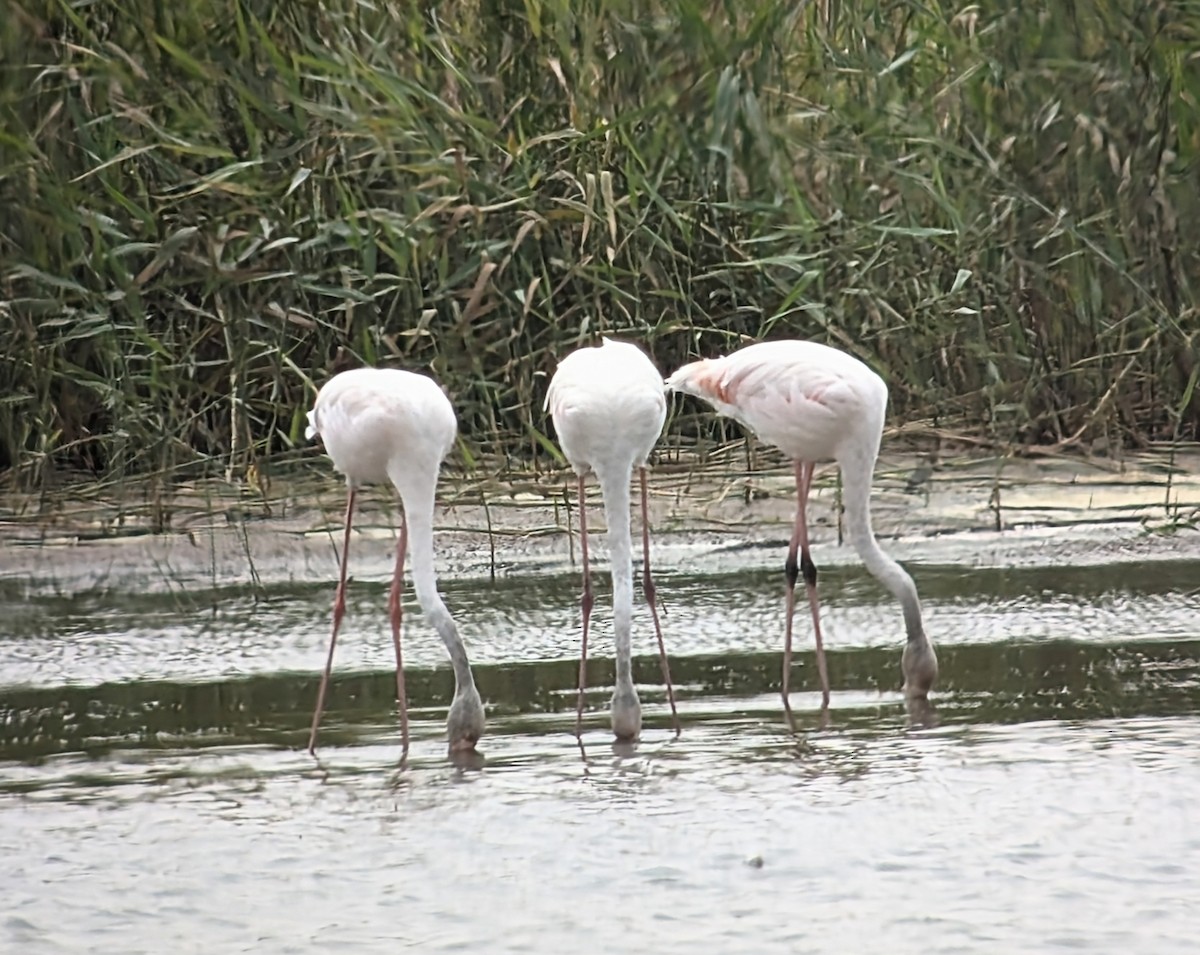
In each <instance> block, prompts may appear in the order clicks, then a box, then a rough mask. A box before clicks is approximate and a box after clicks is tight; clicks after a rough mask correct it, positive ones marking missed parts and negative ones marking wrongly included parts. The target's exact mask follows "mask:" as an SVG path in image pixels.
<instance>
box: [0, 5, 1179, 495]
mask: <svg viewBox="0 0 1200 955" xmlns="http://www.w3.org/2000/svg"><path fill="white" fill-rule="evenodd" d="M0 2H3V5H4V7H5V10H4V17H3V26H2V27H0V31H2V44H3V46H2V48H0V53H2V55H3V62H4V64H5V66H4V69H3V72H2V73H0V77H2V80H0V83H2V86H0V117H2V118H3V126H2V132H0V149H2V152H0V205H2V207H3V210H4V212H3V215H0V356H3V361H2V364H0V467H2V468H7V469H8V471H9V475H10V477H11V478H12V480H14V481H15V482H16V483H17V484H19V485H23V486H25V487H36V486H38V485H39V484H40V483H42V482H44V481H46V480H47V479H48V478H49V477H51V476H52V475H54V474H56V473H61V472H62V471H64V470H66V469H77V468H83V469H86V470H91V471H93V472H95V473H97V474H101V475H103V476H105V477H107V478H116V479H119V478H120V477H121V476H122V475H126V474H134V473H158V474H161V475H173V474H178V473H182V472H183V471H185V470H187V471H191V470H195V469H197V468H199V469H205V468H221V469H226V470H228V471H229V472H230V473H234V474H240V473H243V472H244V471H245V469H246V468H248V467H249V466H250V465H251V464H254V463H257V464H258V466H260V467H261V466H263V464H264V462H267V461H270V460H271V459H274V458H277V457H278V456H280V455H283V454H286V453H287V452H288V451H289V449H291V448H293V447H295V446H296V445H297V444H298V443H301V442H302V432H303V427H302V423H303V411H304V409H305V408H307V407H308V406H309V404H310V403H311V399H312V387H313V385H314V384H315V385H319V384H320V383H321V382H322V381H323V380H324V379H325V378H326V377H327V376H328V375H329V373H330V372H331V370H332V369H333V368H334V367H336V366H339V365H340V364H341V363H359V362H366V363H393V364H397V365H403V366H406V367H414V368H420V367H426V368H429V369H431V370H432V372H433V373H434V374H435V375H436V376H437V377H438V378H439V379H440V380H441V381H442V382H443V383H444V384H445V385H446V386H447V388H448V390H449V391H450V392H451V394H452V395H453V397H454V401H455V405H456V407H457V408H458V410H459V414H460V419H461V424H462V432H463V438H464V448H465V451H466V454H467V458H468V460H470V458H471V456H472V455H478V454H480V453H499V454H502V455H504V456H506V457H508V458H510V459H517V460H521V461H525V460H528V459H529V458H530V457H531V456H540V455H545V454H546V453H547V452H546V437H545V436H546V432H547V429H548V423H547V421H546V418H545V416H544V415H543V414H542V411H541V399H542V395H543V394H544V391H545V385H546V380H547V377H548V375H549V374H550V373H551V372H552V371H553V368H554V364H555V362H556V360H557V359H558V358H559V357H561V356H562V355H563V354H565V353H566V352H567V351H569V350H570V349H572V348H574V347H575V346H577V345H579V344H581V343H591V342H592V341H594V338H595V336H596V334H597V333H598V332H611V333H614V334H619V335H623V336H626V337H630V338H633V339H636V340H639V341H641V342H642V343H644V344H645V345H646V347H647V348H648V349H649V350H650V351H651V352H652V353H653V355H654V357H655V359H656V360H657V362H658V364H659V365H660V367H661V368H662V369H663V370H664V371H666V370H670V368H672V367H674V366H675V365H676V364H678V363H680V362H682V361H684V360H686V359H688V358H690V357H693V356H695V355H697V354H715V353H719V352H722V351H725V350H728V349H730V348H732V347H734V346H735V345H736V344H737V343H738V342H739V341H741V340H744V339H747V338H749V339H757V338H763V337H781V336H785V335H792V336H802V337H808V338H815V339H819V340H823V341H828V342H830V343H832V344H834V345H837V346H839V347H842V348H846V349H848V350H851V351H853V352H855V353H856V354H858V355H859V356H860V357H863V358H864V359H866V360H867V361H868V362H870V363H871V364H873V365H874V366H875V367H876V368H878V369H879V370H880V371H881V372H882V373H883V374H884V375H885V376H886V377H887V378H888V380H889V382H890V383H891V385H892V396H893V416H894V419H895V420H915V419H922V420H929V421H931V422H936V423H937V424H939V425H944V426H948V427H952V428H957V429H961V430H964V431H968V432H970V433H972V434H975V435H978V436H980V437H983V438H985V439H988V440H992V441H996V442H999V443H1005V444H1008V443H1014V442H1015V443H1040V444H1046V443H1049V444H1056V445H1059V446H1070V445H1072V444H1075V443H1079V442H1085V441H1091V440H1092V439H1094V438H1097V437H1101V436H1103V437H1106V438H1107V439H1108V440H1109V441H1116V442H1122V443H1143V442H1146V441H1152V440H1171V439H1174V438H1178V437H1196V436H1197V433H1198V430H1200V395H1198V394H1197V389H1196V387H1195V386H1196V382H1197V375H1198V373H1200V364H1198V362H1197V346H1198V344H1200V339H1198V331H1200V312H1198V311H1197V306H1196V289H1195V284H1196V282H1197V280H1198V279H1197V277H1198V276H1200V190H1197V189H1196V182H1197V181H1198V176H1200V163H1198V155H1200V59H1198V58H1197V54H1196V52H1195V51H1196V50H1197V49H1200V3H1197V2H1178V3H1166V2H1160V3H1144V2H1140V0H1078V2H1076V3H1074V4H1057V5H1050V9H1048V10H1046V9H1041V10H1039V9H1036V8H1034V7H1031V6H1028V5H1026V7H1025V8H1022V9H1019V10H1010V9H1008V7H1009V6H1010V5H1007V4H993V3H985V4H981V5H977V6H970V7H964V8H961V9H960V8H958V7H950V6H942V5H939V4H937V3H927V4H924V5H917V4H913V3H902V2H868V0H864V2H856V3H835V2H829V0H825V2H820V3H809V4H797V3H795V2H794V0H745V2H739V3H715V2H710V3H699V2H692V0H654V2H651V3H644V4H634V3H632V2H628V0H587V2H583V3H579V2H573V0H522V2H519V3H518V2H515V0H477V2H458V3H455V2H450V3H443V4H438V5H435V7H434V9H435V10H436V13H431V12H429V11H428V10H425V9H422V8H423V7H425V6H426V5H416V4H408V3H401V2H394V3H392V2H380V3H377V4H375V5H374V6H372V7H368V6H366V5H364V4H359V3H355V2H351V0H330V2H328V3H324V4H321V5H314V4H309V3H301V2H290V3H289V2H284V3H277V2H266V0H240V2H239V0H193V2H187V3H178V4H173V5H169V4H163V3H161V2H157V0H155V2H151V0H125V2H122V3H119V4H118V3H115V2H110V0H95V2H91V3H86V4H84V3H77V2H76V3H71V2H62V0H60V2H25V3H15V2H12V0H0ZM670 427H671V428H672V430H673V435H672V438H671V440H675V441H690V440H693V439H702V440H707V439H720V438H721V437H722V436H723V435H724V434H732V433H736V432H735V431H732V430H731V431H728V432H727V431H724V430H722V429H723V428H725V427H726V426H725V425H722V424H721V423H719V422H717V421H716V420H714V419H713V418H711V417H710V416H708V415H703V414H698V413H697V412H696V409H694V408H692V407H691V406H690V405H689V406H687V408H686V409H685V413H683V414H680V415H678V416H677V417H676V418H674V419H673V421H672V424H671V425H670Z"/></svg>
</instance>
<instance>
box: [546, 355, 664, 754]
mask: <svg viewBox="0 0 1200 955" xmlns="http://www.w3.org/2000/svg"><path fill="white" fill-rule="evenodd" d="M545 407H546V408H547V409H549V411H550V416H551V418H552V419H553V421H554V429H555V431H556V432H557V433H558V441H559V444H561V445H562V450H563V453H564V454H565V455H566V458H567V460H568V461H569V462H570V464H571V467H572V468H573V469H574V471H575V475H576V481H577V486H578V493H579V535H580V555H581V558H582V564H583V594H582V596H581V598H580V609H581V612H582V617H583V640H582V645H581V650H580V654H579V697H578V701H577V704H576V708H575V735H576V736H579V735H580V733H581V731H582V722H583V691H584V685H585V682H586V677H587V643H588V626H589V620H590V618H591V613H592V603H593V599H592V586H591V580H590V577H589V573H588V537H587V506H586V501H585V498H584V493H585V492H584V478H585V476H586V475H587V474H588V473H589V472H591V473H593V474H595V475H596V478H597V480H598V481H599V482H600V493H601V496H602V497H603V500H604V518H605V521H606V523H607V524H608V549H609V558H610V560H611V563H612V569H611V572H612V587H613V643H614V645H615V648H616V655H617V678H616V683H615V686H614V688H613V696H612V704H611V715H612V729H613V733H614V735H615V736H616V737H617V738H618V739H623V740H630V739H634V738H636V737H637V735H638V734H639V733H640V732H641V728H642V708H641V703H640V702H639V701H638V695H637V690H636V689H635V688H634V685H633V675H632V667H633V662H632V648H631V633H630V632H631V629H632V617H633V571H632V562H633V557H632V550H633V543H632V540H631V537H630V529H629V525H630V521H629V509H630V494H629V485H630V480H631V478H632V475H633V469H634V468H635V467H636V468H637V469H638V474H639V478H640V482H641V492H642V553H643V559H642V589H643V592H644V594H645V597H646V603H647V604H648V605H649V607H650V616H651V617H652V618H653V620H654V633H655V635H656V636H657V638H658V651H659V657H660V660H661V662H662V673H663V682H664V683H665V684H666V687H667V699H668V701H669V702H670V704H671V719H672V722H673V723H674V726H675V735H676V736H678V735H679V715H678V713H677V712H676V710H675V694H674V691H673V690H672V688H671V671H670V667H669V665H668V663H667V650H666V646H665V645H664V643H663V635H662V626H661V625H660V623H659V619H658V609H657V607H656V604H655V588H654V579H653V578H652V577H651V575H650V515H649V507H648V504H647V498H646V459H647V457H649V455H650V452H651V451H652V450H653V449H654V445H655V442H657V441H658V436H659V435H660V434H661V433H662V429H663V424H664V423H665V422H666V419H667V400H666V395H665V393H664V389H663V381H662V377H661V376H660V375H659V373H658V370H657V369H656V368H655V367H654V364H653V363H652V362H651V361H650V359H649V358H648V357H646V355H645V353H644V352H643V351H642V350H641V349H640V348H638V347H637V346H636V345H633V344H630V343H629V342H619V341H613V340H612V339H610V338H605V339H603V340H602V342H601V344H600V345H598V346H595V347H587V348H580V349H578V350H576V351H574V352H572V353H571V354H570V355H568V356H567V357H566V358H564V359H563V360H562V361H561V362H559V364H558V368H557V369H556V370H555V372H554V377H553V378H552V379H551V380H550V388H549V391H548V392H547V393H546V402H545Z"/></svg>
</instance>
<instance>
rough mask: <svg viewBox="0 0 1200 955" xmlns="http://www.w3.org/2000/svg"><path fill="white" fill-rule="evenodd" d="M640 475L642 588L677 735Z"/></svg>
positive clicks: (646, 512) (648, 516)
mask: <svg viewBox="0 0 1200 955" xmlns="http://www.w3.org/2000/svg"><path fill="white" fill-rule="evenodd" d="M641 477H642V590H643V592H644V593H645V594H646V603H648V604H649V605H650V616H651V617H652V618H653V619H654V634H655V636H657V637H658V658H659V660H660V662H661V663H662V674H663V682H664V683H665V684H666V685H667V702H669V703H670V704H671V722H672V723H673V724H674V725H675V735H676V736H678V735H679V732H680V728H679V714H678V713H677V712H676V710H675V691H674V690H673V689H672V688H671V667H670V665H669V664H668V662H667V646H666V644H665V643H663V635H662V626H661V625H660V624H659V622H658V601H657V592H656V591H655V588H654V578H653V577H651V576H650V506H649V504H648V503H647V498H646V469H645V468H642V469H641Z"/></svg>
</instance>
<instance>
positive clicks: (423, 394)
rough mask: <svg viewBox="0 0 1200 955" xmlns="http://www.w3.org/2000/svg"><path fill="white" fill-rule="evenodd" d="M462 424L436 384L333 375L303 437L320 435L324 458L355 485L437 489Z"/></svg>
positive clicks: (394, 373)
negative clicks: (388, 484) (402, 484)
mask: <svg viewBox="0 0 1200 955" xmlns="http://www.w3.org/2000/svg"><path fill="white" fill-rule="evenodd" d="M457 433H458V423H457V419H456V418H455V415H454V409H453V407H451V405H450V401H449V399H448V398H447V397H446V396H445V394H444V393H443V392H442V389H441V388H439V387H438V386H437V383H436V382H434V381H433V379H432V378H426V377H425V376H424V375H417V374H414V373H413V372H410V371H401V370H399V369H395V368H356V369H353V370H351V371H344V372H342V373H341V374H339V375H335V376H334V377H333V378H331V379H330V380H329V382H328V383H327V384H326V385H325V387H323V388H322V389H321V391H320V392H319V393H318V395H317V400H316V402H315V403H314V405H313V409H312V411H310V412H309V413H308V428H307V429H306V431H305V437H307V438H308V439H309V440H311V439H312V438H314V437H316V436H317V435H320V437H321V442H322V443H323V444H324V445H325V453H326V454H328V455H329V457H330V459H331V460H332V461H333V466H334V468H336V469H337V470H338V471H340V472H341V473H342V474H344V475H346V480H347V481H351V482H353V483H354V484H356V485H360V486H361V485H363V484H382V483H383V482H384V481H388V480H391V481H392V483H393V484H396V483H397V480H396V479H397V478H398V479H399V481H400V482H402V483H404V484H407V485H413V486H415V485H423V486H424V485H427V486H429V487H434V488H436V485H437V478H438V469H439V468H440V467H441V463H442V461H443V460H444V459H445V457H446V455H447V454H448V453H449V452H450V448H451V447H453V445H454V438H455V436H456V435H457Z"/></svg>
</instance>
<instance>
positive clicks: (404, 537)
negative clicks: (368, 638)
mask: <svg viewBox="0 0 1200 955" xmlns="http://www.w3.org/2000/svg"><path fill="white" fill-rule="evenodd" d="M407 550H408V521H407V519H406V518H405V515H404V514H401V515H400V539H399V540H398V541H396V571H395V573H394V574H393V575H392V589H391V592H390V593H389V594H388V616H389V617H390V618H391V621H392V645H393V646H395V648H396V700H397V702H398V704H399V706H400V747H401V752H402V753H403V754H404V755H405V756H407V755H408V694H407V693H405V691H404V654H403V652H402V651H401V650H400V619H401V617H402V616H403V613H404V611H403V609H402V608H401V605H400V598H401V596H402V595H403V593H404V555H405V552H406V551H407Z"/></svg>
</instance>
